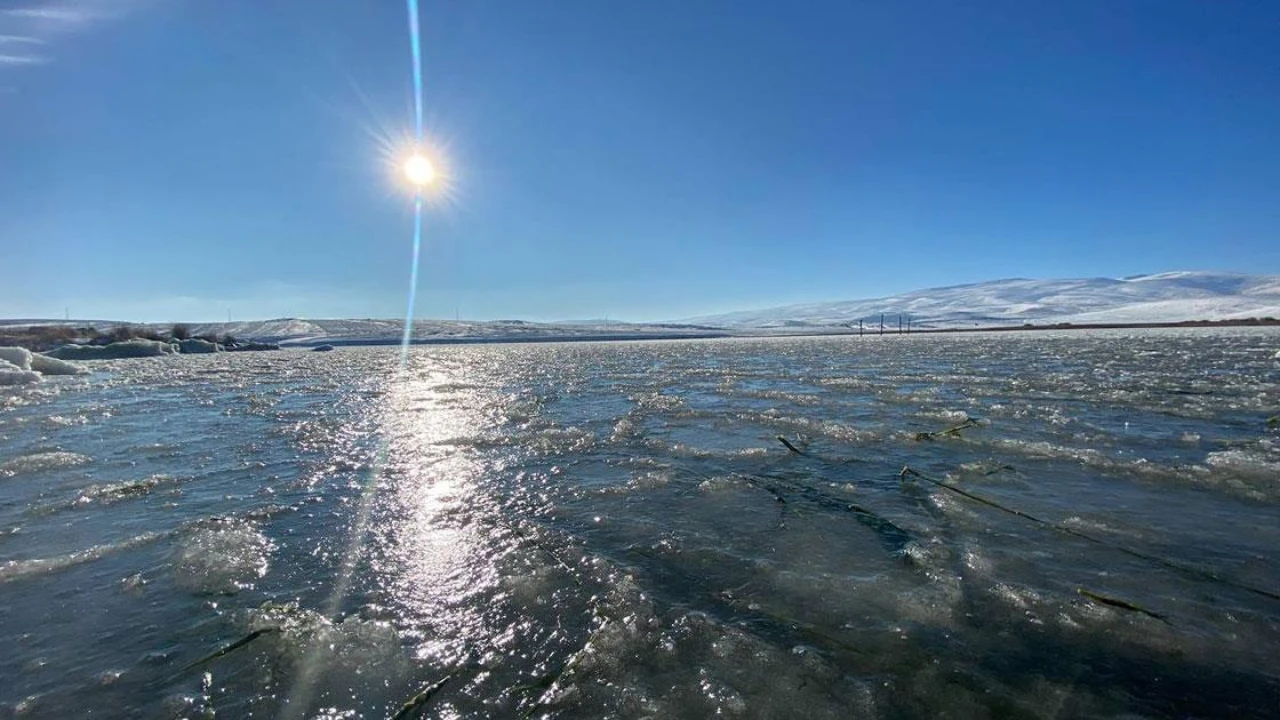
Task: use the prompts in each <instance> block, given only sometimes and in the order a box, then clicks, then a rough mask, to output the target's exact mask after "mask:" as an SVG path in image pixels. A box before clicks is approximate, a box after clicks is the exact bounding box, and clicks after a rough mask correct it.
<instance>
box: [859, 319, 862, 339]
mask: <svg viewBox="0 0 1280 720" xmlns="http://www.w3.org/2000/svg"><path fill="white" fill-rule="evenodd" d="M858 337H862V320H858Z"/></svg>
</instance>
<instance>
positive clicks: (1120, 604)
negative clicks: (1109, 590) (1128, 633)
mask: <svg viewBox="0 0 1280 720" xmlns="http://www.w3.org/2000/svg"><path fill="white" fill-rule="evenodd" d="M1076 592H1078V593H1080V594H1081V595H1082V596H1084V597H1087V598H1089V599H1090V600H1092V601H1094V602H1096V603H1099V604H1101V605H1107V606H1109V607H1113V608H1120V609H1121V610H1128V611H1129V612H1136V613H1141V614H1142V615H1146V616H1148V617H1153V618H1155V619H1156V620H1159V621H1160V622H1162V623H1164V624H1165V625H1170V626H1172V625H1173V623H1171V622H1169V619H1168V618H1166V617H1165V616H1164V615H1161V614H1160V613H1157V612H1151V611H1150V610H1148V609H1146V608H1144V607H1142V606H1141V605H1135V604H1134V603H1131V602H1129V601H1128V600H1121V599H1120V598H1115V597H1110V596H1107V595H1100V594H1098V593H1096V592H1093V591H1092V590H1085V589H1084V588H1076Z"/></svg>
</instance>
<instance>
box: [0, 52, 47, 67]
mask: <svg viewBox="0 0 1280 720" xmlns="http://www.w3.org/2000/svg"><path fill="white" fill-rule="evenodd" d="M47 62H49V59H48V58H43V57H40V56H39V55H2V54H0V65H43V64H44V63H47Z"/></svg>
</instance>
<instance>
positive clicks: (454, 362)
mask: <svg viewBox="0 0 1280 720" xmlns="http://www.w3.org/2000/svg"><path fill="white" fill-rule="evenodd" d="M1278 353H1280V332H1277V331H1276V330H1268V329H1204V330H1160V331H1154V330H1149V331H1105V332H1104V331H1097V332H1082V331H1081V332H1064V333H1048V332H1036V333H991V334H968V335H948V336H923V335H909V336H894V335H890V336H884V337H877V336H868V337H863V338H858V337H845V338H823V339H768V340H743V339H734V340H709V341H669V342H668V341H662V342H643V343H570V344H535V345H475V346H435V347H425V346H420V347H415V348H412V349H411V351H410V355H409V368H408V371H407V372H406V373H405V375H404V376H403V377H400V378H397V376H396V364H397V361H398V350H397V349H396V348H386V347H383V348H341V349H339V350H337V351H335V352H332V353H319V354H317V353H308V352H301V351H281V352H271V353H237V354H223V355H217V356H212V355H211V356H184V357H174V358H157V359H154V360H152V359H147V360H131V361H119V362H108V363H97V364H94V365H93V367H94V368H95V370H96V372H95V373H94V374H92V375H90V376H87V377H79V378H58V379H50V380H49V381H46V382H45V383H43V384H40V385H33V386H26V387H21V388H0V646H3V647H4V648H5V652H4V653H0V717H8V716H23V717H72V716H76V717H79V716H92V717H137V716H147V717H212V716H214V714H215V713H216V715H217V716H225V717H248V716H253V717H280V716H283V717H317V716H319V717H332V718H339V717H342V718H345V717H369V718H374V717H388V716H390V715H393V714H395V712H396V711H397V710H398V709H399V708H400V707H401V705H402V704H403V703H405V701H406V700H408V699H409V698H411V697H412V696H414V695H415V694H417V693H418V692H419V691H420V690H422V689H423V688H424V687H426V686H428V685H430V684H432V683H435V682H437V681H439V680H441V679H444V678H448V682H447V683H445V684H444V685H443V686H442V687H440V689H439V690H438V692H436V693H435V694H434V695H433V696H432V697H431V698H429V699H427V700H426V701H425V702H423V703H422V705H421V706H420V707H419V708H417V710H420V711H421V712H422V713H423V715H424V716H427V717H456V718H473V717H492V718H508V717H519V716H522V715H524V716H530V717H544V716H545V717H557V718H599V717H619V718H633V717H634V718H640V717H653V718H680V717H687V718H702V717H708V716H711V715H717V714H718V715H721V716H728V717H777V718H782V717H805V718H828V717H829V718H847V717H866V718H908V717H941V716H948V717H989V716H1000V717H1046V718H1048V717H1080V716H1094V717H1118V716H1127V717H1136V716H1143V717H1182V716H1189V715H1190V716H1233V717H1259V718H1261V717H1272V716H1274V713H1275V710H1276V708H1277V707H1280V665H1278V664H1277V658H1280V598H1278V597H1277V594H1278V593H1280V564H1278V561H1277V558H1276V548H1277V547H1280V428H1276V427H1274V426H1269V425H1268V422H1267V421H1268V418H1269V417H1272V416H1275V415H1276V414H1277V413H1280V354H1278ZM967 419H971V420H973V421H975V422H966V420H967ZM948 428H957V429H955V430H954V432H951V433H945V432H943V431H945V430H947V429H948ZM779 435H781V436H783V437H785V438H786V439H787V441H788V442H789V443H791V445H793V446H794V447H795V449H797V450H799V451H801V453H799V454H797V453H794V452H792V451H791V450H789V449H788V448H787V447H784V445H783V444H782V443H781V442H779V441H778V440H777V439H776V438H777V436H779ZM904 466H909V467H910V468H912V469H913V470H914V471H916V473H918V474H910V473H909V474H907V475H906V476H905V477H904V476H903V475H902V470H903V468H904ZM938 483H941V485H940V484H938ZM942 485H947V486H949V487H954V488H957V489H959V490H962V491H963V492H964V493H967V494H962V493H961V492H956V491H953V490H950V489H947V487H943V486H942ZM983 501H987V502H986V503H985V504H984V502H983ZM997 506H999V507H997ZM1001 508H1006V509H1009V510H1016V511H1019V512H1021V513H1023V515H1015V514H1012V513H1010V512H1006V511H1005V510H1002V509H1001ZM1026 516H1031V517H1032V518H1034V519H1035V520H1032V519H1029V518H1028V517H1026ZM1036 520H1038V521H1039V522H1036ZM255 631H262V632H255ZM238 640H247V642H244V643H243V644H241V645H239V646H237V647H234V648H233V649H231V650H230V651H228V652H226V653H225V654H222V655H221V656H218V657H214V658H209V659H206V660H205V661H204V662H197V661H200V660H201V659H202V658H207V656H209V655H210V654H212V653H214V652H215V651H217V650H218V649H219V648H222V647H225V646H228V645H230V644H232V643H235V642H236V641H238ZM193 663H196V664H194V665H193Z"/></svg>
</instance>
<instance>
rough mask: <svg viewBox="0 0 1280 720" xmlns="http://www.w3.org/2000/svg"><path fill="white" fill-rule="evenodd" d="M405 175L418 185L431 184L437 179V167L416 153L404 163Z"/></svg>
mask: <svg viewBox="0 0 1280 720" xmlns="http://www.w3.org/2000/svg"><path fill="white" fill-rule="evenodd" d="M404 176H405V177H407V178H409V182H411V183H413V184H414V185H415V186H417V187H423V186H425V185H430V184H431V182H432V181H433V180H435V179H436V168H435V166H434V165H432V164H431V161H430V160H428V159H426V158H425V157H423V156H421V155H414V156H412V157H410V158H409V159H408V160H406V161H405V163H404Z"/></svg>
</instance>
